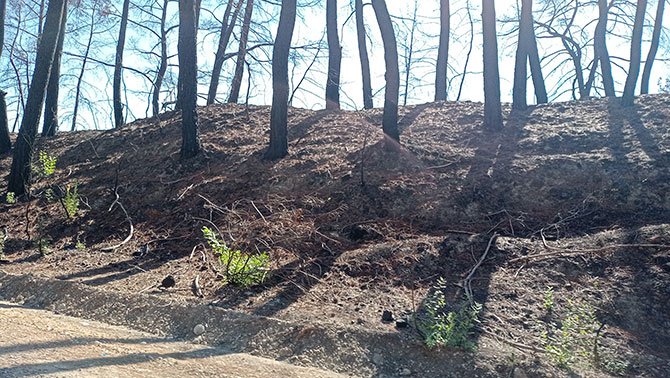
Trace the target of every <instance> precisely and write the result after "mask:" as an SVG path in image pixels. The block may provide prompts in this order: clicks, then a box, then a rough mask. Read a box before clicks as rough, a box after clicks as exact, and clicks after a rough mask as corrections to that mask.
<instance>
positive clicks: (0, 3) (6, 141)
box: [0, 0, 12, 154]
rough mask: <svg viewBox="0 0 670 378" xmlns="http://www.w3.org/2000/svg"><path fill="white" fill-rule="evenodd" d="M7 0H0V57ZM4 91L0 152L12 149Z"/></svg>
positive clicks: (1, 95) (0, 111) (0, 93)
mask: <svg viewBox="0 0 670 378" xmlns="http://www.w3.org/2000/svg"><path fill="white" fill-rule="evenodd" d="M6 9H7V0H0V22H2V24H0V58H2V47H3V45H4V43H5V11H6ZM5 95H6V93H5V92H3V91H2V90H0V154H4V153H5V152H9V151H10V150H11V149H12V141H11V139H10V138H9V120H8V119H7V102H6V100H5Z"/></svg>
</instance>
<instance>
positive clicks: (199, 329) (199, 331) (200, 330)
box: [193, 324, 205, 336]
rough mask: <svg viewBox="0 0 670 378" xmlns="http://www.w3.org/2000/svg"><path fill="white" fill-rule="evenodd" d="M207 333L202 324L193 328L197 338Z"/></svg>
mask: <svg viewBox="0 0 670 378" xmlns="http://www.w3.org/2000/svg"><path fill="white" fill-rule="evenodd" d="M204 333H205V326H204V325H202V324H196V326H195V327H193V334H194V335H196V336H200V335H202V334H204Z"/></svg>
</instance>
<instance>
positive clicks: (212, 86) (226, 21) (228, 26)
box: [165, 0, 244, 105]
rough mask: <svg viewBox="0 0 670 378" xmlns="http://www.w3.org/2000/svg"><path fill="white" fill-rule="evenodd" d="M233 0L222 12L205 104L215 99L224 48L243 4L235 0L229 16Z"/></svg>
mask: <svg viewBox="0 0 670 378" xmlns="http://www.w3.org/2000/svg"><path fill="white" fill-rule="evenodd" d="M165 1H167V0H165ZM234 2H235V0H228V5H227V6H226V10H225V12H224V13H223V20H222V22H221V31H220V34H219V45H218V47H217V49H216V55H215V56H214V67H213V68H212V79H211V81H210V82H209V91H208V92H207V105H211V104H213V103H214V101H215V100H216V93H217V91H218V88H219V79H220V78H221V69H222V68H223V62H224V61H225V59H224V56H225V54H226V48H227V47H228V42H229V41H230V36H231V35H232V34H233V29H234V26H235V21H236V20H237V16H238V14H239V12H240V9H241V8H242V4H244V0H237V5H235V10H234V12H233V16H232V17H230V12H231V9H232V7H233V3H234Z"/></svg>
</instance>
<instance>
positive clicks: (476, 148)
mask: <svg viewBox="0 0 670 378" xmlns="http://www.w3.org/2000/svg"><path fill="white" fill-rule="evenodd" d="M200 116H201V136H202V140H203V145H204V147H205V149H206V151H207V152H206V153H205V154H203V155H202V156H200V157H198V158H196V159H194V160H191V161H188V162H180V161H179V159H178V148H179V143H178V140H179V136H180V130H179V118H178V115H177V114H164V115H162V116H161V117H160V118H152V119H147V120H141V121H138V122H135V123H133V124H131V125H128V126H127V127H125V128H123V129H122V130H118V131H107V132H82V133H74V134H64V135H62V136H59V137H58V138H56V139H54V140H49V141H46V142H43V144H42V145H40V147H39V148H41V149H43V150H45V151H48V152H49V153H50V154H52V155H54V156H57V157H58V164H57V167H58V169H57V172H56V174H55V175H54V176H52V177H48V178H46V179H42V180H40V181H39V182H38V183H36V185H35V186H34V194H35V197H36V198H37V199H35V200H33V201H31V202H30V203H19V204H15V205H0V225H6V227H7V230H8V232H9V238H8V240H7V241H6V243H5V255H6V258H7V262H8V263H7V264H5V265H4V266H3V267H2V269H5V270H7V271H10V272H33V273H35V274H41V275H46V276H50V277H58V278H61V279H66V280H76V281H81V282H84V283H87V284H90V285H95V286H106V287H109V288H113V289H117V290H121V291H126V292H150V293H155V294H156V295H171V296H174V297H175V298H176V299H177V300H190V299H189V298H192V297H193V296H194V295H195V294H199V293H200V292H202V293H203V295H204V296H205V297H206V298H207V299H208V300H211V301H213V302H215V303H217V304H218V305H221V306H225V307H230V308H235V309H239V310H243V311H248V312H251V313H254V314H259V315H266V316H274V317H285V318H292V319H301V320H305V319H306V320H309V321H318V322H334V323H336V324H342V325H343V326H352V327H365V328H368V329H377V330H379V331H380V332H397V331H396V330H395V329H394V327H393V325H392V324H391V325H388V324H383V323H381V322H380V317H381V313H382V311H383V310H391V311H393V313H394V314H395V315H396V317H404V316H410V315H412V314H413V313H414V311H415V310H416V309H420V308H422V306H421V304H422V302H423V301H424V299H425V297H426V293H427V292H428V290H429V288H430V287H432V286H433V285H435V282H436V280H437V278H438V277H445V278H446V279H447V281H448V289H447V290H446V292H447V294H448V295H447V296H448V298H449V301H453V302H457V301H458V300H459V298H460V297H462V295H463V292H462V290H461V289H460V288H459V287H458V286H457V284H459V283H460V282H461V280H462V279H463V278H464V277H465V276H466V275H467V274H468V273H469V272H470V271H471V269H472V267H473V266H474V265H475V263H476V262H477V260H478V259H479V257H480V255H481V254H482V253H483V252H484V250H485V249H486V245H487V242H488V241H489V240H490V237H491V235H492V234H493V233H494V232H495V233H497V234H498V235H500V237H498V238H497V240H495V241H496V243H495V246H494V247H493V248H492V250H491V252H490V254H489V255H487V259H486V260H485V261H484V263H483V264H482V266H481V267H480V268H479V270H478V271H477V272H476V273H477V274H476V276H475V280H473V282H472V288H473V294H474V297H475V299H476V300H477V301H478V302H480V303H482V304H483V306H484V307H483V312H482V319H483V325H482V327H480V328H482V329H485V330H487V332H491V333H494V334H496V335H497V336H498V338H499V339H502V340H504V341H507V342H508V344H505V345H507V347H505V348H504V351H501V353H500V358H501V360H500V365H501V366H503V367H504V366H508V365H510V364H509V363H508V362H506V361H507V360H505V358H507V357H505V356H509V355H514V356H517V355H518V351H516V349H515V347H514V346H511V347H510V344H509V342H512V343H516V344H523V345H525V346H532V347H533V348H535V349H539V350H542V349H543V348H545V347H546V346H547V344H548V342H547V341H546V339H543V335H545V334H546V333H547V329H546V327H545V329H543V327H542V326H540V325H539V324H552V323H556V324H558V325H559V326H560V325H561V324H562V323H564V322H563V321H562V320H564V319H565V317H566V316H569V313H570V310H569V309H571V308H574V307H575V306H577V305H576V304H575V303H579V304H580V306H581V305H582V304H583V306H582V307H584V306H586V307H588V308H589V309H593V310H594V311H593V312H594V313H595V314H594V316H595V318H596V320H597V321H598V324H602V323H604V324H605V326H604V327H602V329H600V331H599V333H598V338H600V342H602V343H603V345H605V346H606V347H607V348H608V349H607V350H608V353H610V354H612V355H620V356H624V357H622V359H621V361H618V360H617V361H615V362H617V363H618V364H614V362H613V363H612V365H616V366H615V367H611V366H610V367H609V368H602V366H600V367H598V366H595V367H594V365H598V364H593V363H588V361H586V360H587V359H582V360H585V361H586V362H582V363H580V364H572V365H571V366H573V367H572V368H573V369H577V370H578V371H582V370H583V371H587V372H590V374H596V375H598V374H613V373H620V374H637V375H647V376H655V375H657V374H660V372H662V371H665V370H667V368H668V365H667V364H668V361H669V360H670V355H669V354H668V350H667V348H666V347H665V345H668V343H670V333H669V330H670V327H668V326H669V325H670V317H669V316H668V315H667V314H668V313H670V305H669V304H668V297H669V296H670V292H668V287H670V265H669V264H670V260H669V258H670V255H669V252H668V248H667V247H663V246H664V245H667V244H670V237H669V236H668V235H670V226H668V223H670V215H669V214H670V213H669V210H670V164H669V163H670V128H668V125H669V119H670V118H669V117H670V97H667V96H646V97H642V98H641V99H640V100H639V103H638V104H637V105H636V107H635V108H633V109H621V108H620V107H619V106H618V101H617V100H616V99H612V100H608V99H602V100H594V101H589V102H573V103H560V104H551V105H545V106H538V107H534V108H531V109H529V110H528V111H524V112H512V113H510V112H509V109H507V110H506V120H507V122H506V128H505V131H504V132H502V133H499V134H497V133H489V132H486V131H484V130H483V128H482V121H483V117H482V105H481V104H476V103H439V104H426V105H419V106H415V107H408V108H405V109H402V110H401V128H402V146H400V147H399V151H400V152H399V153H393V152H389V151H387V150H385V149H384V148H383V143H382V142H381V140H382V135H381V132H380V130H379V127H378V126H377V125H378V124H379V123H380V120H381V113H380V111H379V110H373V111H365V112H357V113H353V112H327V111H320V112H313V111H307V110H298V109H292V110H291V112H290V124H291V126H290V151H291V152H290V155H289V157H287V158H286V159H283V160H279V161H264V160H262V159H261V156H262V152H263V149H264V147H265V143H266V139H267V137H268V133H267V130H266V125H267V124H268V120H269V109H268V108H265V107H250V108H245V107H242V106H231V105H226V106H211V107H208V108H202V109H201V110H200ZM9 164H10V159H9V158H8V157H5V158H3V159H2V160H0V172H7V171H8V170H9ZM75 181H76V182H78V184H79V192H80V194H81V195H82V196H83V198H84V201H83V202H84V203H82V205H81V210H80V212H79V216H78V217H77V219H75V220H69V221H68V220H65V219H64V215H63V210H62V208H61V205H60V204H59V203H58V202H48V201H47V200H46V199H45V198H44V197H45V191H46V189H48V188H52V189H54V190H55V191H56V192H57V191H58V188H57V187H55V186H54V185H60V186H61V187H62V186H64V185H65V184H66V183H72V182H75ZM115 187H116V188H117V192H118V194H119V200H120V202H121V204H123V206H124V208H125V209H126V210H127V213H128V215H129V216H130V218H131V220H132V223H133V226H134V234H133V236H132V238H131V239H130V241H129V242H128V243H126V244H124V245H123V246H122V247H120V248H118V249H115V250H114V251H113V252H105V251H103V248H104V247H108V246H110V245H115V244H118V243H119V242H120V241H121V240H123V239H124V238H126V236H127V235H128V229H129V227H128V226H129V225H128V222H127V220H126V216H125V215H124V213H123V211H121V209H120V207H118V206H116V207H115V209H114V210H113V211H112V212H109V211H108V209H109V207H110V205H111V204H112V203H113V201H114V198H115V197H114V195H113V189H114V188H115ZM209 222H212V223H214V224H215V225H216V226H217V227H218V228H219V229H220V230H221V232H222V234H223V238H224V239H225V241H226V242H227V243H229V244H230V245H232V246H234V247H236V248H240V249H242V250H246V251H256V250H257V249H258V250H260V251H267V252H269V253H270V256H271V259H272V262H273V267H272V268H273V270H272V272H271V278H270V280H269V281H268V282H266V284H264V285H262V286H260V287H255V288H251V289H236V288H234V287H229V286H226V287H222V286H221V284H220V282H221V277H220V276H218V274H219V273H220V269H221V267H219V266H217V261H216V260H215V259H214V258H213V257H212V255H211V251H208V250H207V249H206V248H205V243H204V240H203V238H202V234H201V232H200V229H201V227H203V226H209V225H210V223H209ZM38 239H43V240H47V241H48V247H49V248H50V250H51V251H53V253H51V254H49V255H48V256H44V257H42V256H40V254H39V252H38V251H37V250H36V248H34V245H35V243H34V240H38ZM77 246H78V247H80V248H76V247H77ZM83 246H85V248H81V247H83ZM544 253H550V254H551V256H548V257H550V258H548V259H547V260H543V259H538V258H533V259H528V260H524V259H523V257H524V256H528V255H532V254H544ZM168 275H171V276H173V277H174V278H175V279H176V285H175V286H174V287H172V288H169V289H167V290H159V289H158V287H157V286H158V284H159V283H160V282H161V280H162V279H163V278H165V277H166V276H168ZM196 278H197V283H198V284H197V285H195V281H196ZM196 286H197V287H196ZM548 288H552V289H551V292H552V294H551V295H552V296H553V298H554V302H555V304H554V305H553V306H545V302H546V298H547V296H548V295H549V294H548ZM548 307H552V310H551V311H554V312H556V314H552V313H549V314H547V313H546V312H547V311H548ZM553 307H555V310H553ZM551 311H550V312H551ZM573 312H574V311H573ZM401 332H411V331H401ZM482 332H484V331H482ZM549 344H550V343H549ZM527 352H528V349H526V352H525V353H527ZM533 353H536V352H532V353H530V354H531V355H532V354H533ZM523 354H524V353H522V355H523ZM515 358H517V357H515ZM549 360H550V359H547V358H544V357H543V358H542V361H545V362H543V363H546V364H549V362H546V361H549ZM531 361H532V360H531ZM511 365H514V364H511ZM600 365H603V364H600ZM501 369H503V368H501ZM580 369H581V370H580ZM503 370H504V369H503Z"/></svg>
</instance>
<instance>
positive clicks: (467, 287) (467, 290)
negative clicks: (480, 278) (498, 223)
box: [461, 233, 498, 304]
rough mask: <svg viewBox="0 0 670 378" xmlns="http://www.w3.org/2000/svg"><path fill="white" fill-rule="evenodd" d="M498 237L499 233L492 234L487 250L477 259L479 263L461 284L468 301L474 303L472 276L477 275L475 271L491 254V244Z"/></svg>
mask: <svg viewBox="0 0 670 378" xmlns="http://www.w3.org/2000/svg"><path fill="white" fill-rule="evenodd" d="M497 237H498V234H497V233H494V234H493V235H492V236H491V239H489V244H488V245H487V246H486V250H485V251H484V253H483V254H482V257H480V258H479V261H477V264H476V265H475V266H474V267H473V268H472V270H471V271H470V274H468V276H467V277H465V279H464V280H463V282H462V283H461V286H462V287H463V290H464V291H465V296H466V297H467V298H468V301H469V302H470V303H471V304H474V300H473V299H472V287H471V283H472V277H473V276H474V275H475V272H476V271H477V269H478V268H479V267H480V266H481V265H482V263H483V262H484V260H485V259H486V256H487V255H488V254H489V251H490V250H491V246H492V245H493V241H494V240H495V239H496V238H497Z"/></svg>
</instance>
